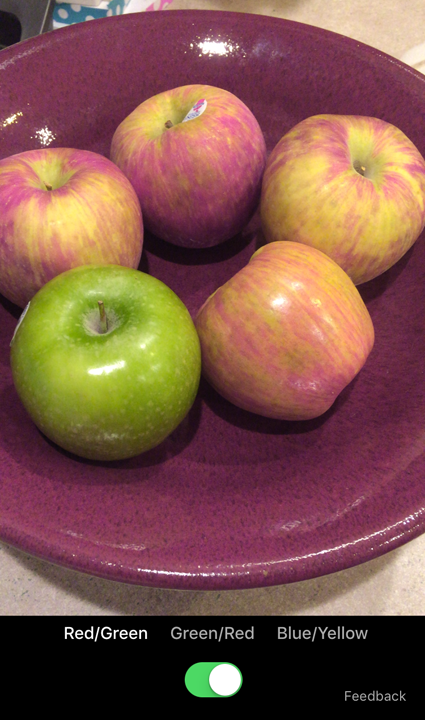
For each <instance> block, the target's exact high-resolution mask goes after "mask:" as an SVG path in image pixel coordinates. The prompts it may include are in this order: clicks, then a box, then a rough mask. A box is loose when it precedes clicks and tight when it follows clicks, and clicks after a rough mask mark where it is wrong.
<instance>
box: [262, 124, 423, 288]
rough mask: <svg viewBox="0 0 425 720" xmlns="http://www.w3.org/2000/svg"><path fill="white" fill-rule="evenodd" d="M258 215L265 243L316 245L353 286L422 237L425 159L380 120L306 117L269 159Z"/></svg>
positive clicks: (387, 265) (385, 267) (378, 271)
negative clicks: (346, 275)
mask: <svg viewBox="0 0 425 720" xmlns="http://www.w3.org/2000/svg"><path fill="white" fill-rule="evenodd" d="M356 167H357V168H360V169H361V168H364V170H361V172H365V175H362V174H360V172H359V171H358V170H356ZM261 219H262V225H263V229H264V234H265V237H266V238H267V240H268V241H269V242H275V241H282V240H290V241H294V242H301V243H305V244H307V245H311V246H312V247H315V248H318V249H319V250H322V251H323V252H325V253H326V254H327V255H329V256H330V257H332V258H333V259H334V260H335V262H337V263H338V264H339V265H340V266H341V267H342V268H343V269H344V270H345V271H346V272H347V273H348V275H349V276H350V277H351V279H352V280H353V282H354V283H355V284H356V285H358V284H360V283H363V282H366V281H368V280H371V279H373V278H374V277H377V276H378V275H380V274H381V273H383V272H384V271H385V270H388V269H389V268H390V267H392V265H394V264H395V263H396V262H397V261H398V260H399V259H400V258H401V257H402V256H403V255H404V254H405V253H406V252H407V251H408V250H409V248H410V247H411V246H412V245H413V243H414V242H415V241H416V240H417V238H418V237H419V235H420V234H421V232H422V230H423V228H424V224H425V161H424V159H423V157H422V155H421V154H420V153H419V151H418V150H417V148H416V147H415V146H414V145H413V143H412V142H411V141H410V140H409V138H407V137H406V135H405V134H404V133H403V132H402V131H401V130H399V129H398V128H396V127H395V126H394V125H391V124H390V123H387V122H384V121H383V120H380V119H377V118H371V117H363V116H343V115H317V116H313V117H311V118H307V119H306V120H303V121H302V122H300V123H298V124H297V125H296V126H295V127H294V128H292V130H290V131H289V132H288V133H287V134H286V135H284V136H283V138H282V139H281V140H280V141H279V142H278V144H277V145H276V146H275V148H274V149H273V151H272V152H271V154H270V156H269V158H268V161H267V166H266V169H265V172H264V178H263V186H262V195H261Z"/></svg>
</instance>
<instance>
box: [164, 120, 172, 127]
mask: <svg viewBox="0 0 425 720" xmlns="http://www.w3.org/2000/svg"><path fill="white" fill-rule="evenodd" d="M165 127H166V128H168V129H169V128H172V127H173V123H172V122H171V120H167V122H166V123H165Z"/></svg>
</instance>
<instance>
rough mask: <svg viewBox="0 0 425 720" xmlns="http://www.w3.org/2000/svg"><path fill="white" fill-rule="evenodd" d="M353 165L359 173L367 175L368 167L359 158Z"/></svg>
mask: <svg viewBox="0 0 425 720" xmlns="http://www.w3.org/2000/svg"><path fill="white" fill-rule="evenodd" d="M353 167H354V170H355V171H356V172H358V173H359V175H363V177H364V176H365V174H366V167H365V166H364V165H363V164H362V163H361V162H359V161H358V160H356V161H355V162H354V163H353Z"/></svg>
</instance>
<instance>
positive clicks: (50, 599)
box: [0, 0, 425, 616]
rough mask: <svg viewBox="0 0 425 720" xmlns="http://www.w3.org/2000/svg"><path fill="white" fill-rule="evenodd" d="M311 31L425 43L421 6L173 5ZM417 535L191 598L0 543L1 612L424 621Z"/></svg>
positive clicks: (392, 2) (384, 46)
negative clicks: (302, 573) (341, 565)
mask: <svg viewBox="0 0 425 720" xmlns="http://www.w3.org/2000/svg"><path fill="white" fill-rule="evenodd" d="M177 9H211V10H232V11H242V12H254V13H260V14H263V15H270V16H273V17H281V18H286V19H289V20H295V21H298V22H303V23H307V24H309V25H316V26H319V27H321V28H325V29H327V30H332V31H334V32H338V33H340V34H342V35H347V36H349V37H352V38H354V39H356V40H359V41H362V42H364V43H367V44H368V45H372V46H373V47H376V48H378V49H379V50H381V51H383V52H386V53H388V54H390V55H393V56H395V57H396V58H399V59H401V58H402V57H403V56H404V54H405V53H406V52H407V51H408V50H410V49H411V48H412V47H414V46H416V45H419V44H421V43H424V42H425V3H424V2H423V0H410V2H408V3H406V0H386V2H382V1H381V0H379V1H378V0H275V2H257V1H255V0H246V1H245V2H244V1H243V0H211V1H210V0H198V1H196V0H174V2H173V3H172V4H171V6H170V7H169V9H168V10H166V11H165V12H172V11H173V10H177ZM424 557H425V535H422V536H421V537H420V538H417V539H416V540H414V541H412V542H410V543H408V544H407V545H404V546H403V547H401V548H399V549H397V550H393V551H392V552H390V553H388V554H387V555H384V556H383V557H381V558H378V559H376V560H372V561H370V562H368V563H364V564H363V565H360V566H357V567H354V568H351V569H348V570H344V571H342V572H338V573H335V574H333V575H328V576H325V577H322V578H318V579H314V580H307V581H303V582H298V583H294V584H291V585H286V586H280V587H271V588H265V589H259V590H240V591H225V592H215V591H212V592H192V591H172V590H156V589H151V588H143V587H134V586H128V585H123V584H120V583H115V582H111V581H107V580H102V579H99V578H95V577H91V576H88V575H83V574H80V573H77V572H74V571H72V570H68V569H65V568H61V567H57V566H54V565H52V564H50V563H48V562H44V561H42V560H39V559H37V558H33V557H30V556H28V555H26V554H25V553H23V552H21V551H19V550H16V549H14V548H10V547H8V546H7V545H5V544H0V615H3V616H5V615H39V616H42V615H93V616H94V615H97V616H99V615H110V616H138V615H140V616H143V615H145V616H146V615H158V616H161V615H162V616H168V615H170V616H171V615H176V616H186V615H195V616H207V615H210V616H213V615H214V616H219V615H223V616H225V615H244V616H249V615H253V616H255V615H300V616H302V615H304V616H308V615H311V616H312V615H335V616H336V615H340V616H343V615H352V616H353V615H365V616H372V615H424V614H425V611H424V608H425V563H424Z"/></svg>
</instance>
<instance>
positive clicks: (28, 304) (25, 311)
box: [10, 300, 31, 345]
mask: <svg viewBox="0 0 425 720" xmlns="http://www.w3.org/2000/svg"><path fill="white" fill-rule="evenodd" d="M30 304H31V300H30V301H29V303H27V305H26V307H25V310H24V311H23V312H22V314H21V317H20V318H19V320H18V324H17V326H16V327H15V332H14V333H13V336H12V339H11V341H10V344H11V345H12V343H13V341H14V339H15V335H16V333H17V332H18V329H19V326H20V324H21V322H22V320H23V319H24V317H25V315H26V314H27V312H28V308H29V306H30Z"/></svg>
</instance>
